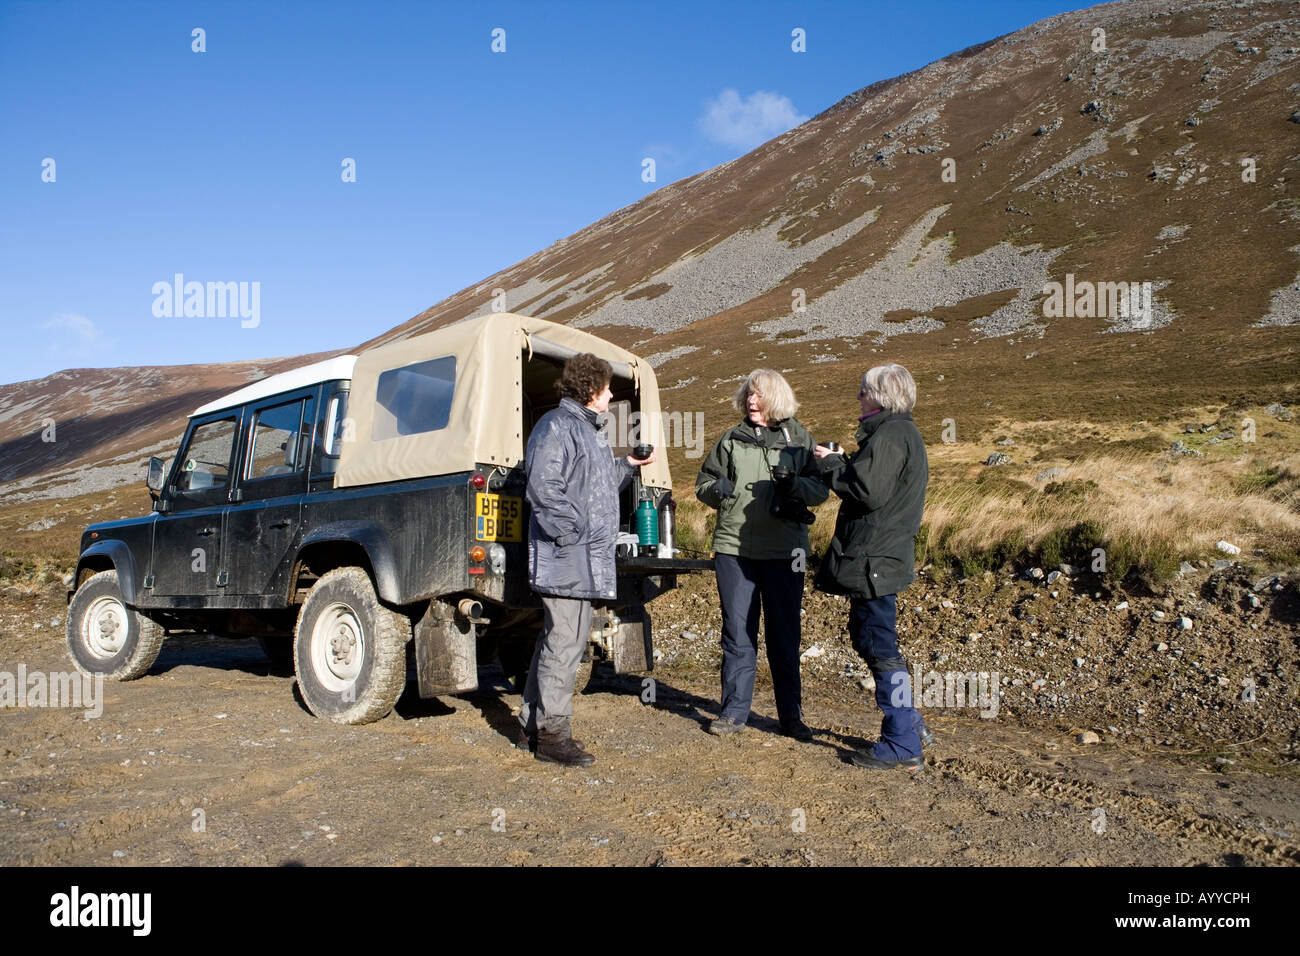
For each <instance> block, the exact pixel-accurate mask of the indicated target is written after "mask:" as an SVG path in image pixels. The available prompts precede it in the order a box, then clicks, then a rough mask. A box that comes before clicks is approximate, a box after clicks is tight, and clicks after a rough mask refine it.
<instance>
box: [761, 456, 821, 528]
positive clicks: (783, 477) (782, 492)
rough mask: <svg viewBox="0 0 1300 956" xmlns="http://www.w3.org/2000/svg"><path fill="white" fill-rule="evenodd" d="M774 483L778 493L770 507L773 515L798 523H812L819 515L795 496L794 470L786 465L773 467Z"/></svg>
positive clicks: (773, 497)
mask: <svg viewBox="0 0 1300 956" xmlns="http://www.w3.org/2000/svg"><path fill="white" fill-rule="evenodd" d="M772 483H773V485H775V488H776V494H774V495H773V496H772V504H771V505H770V506H769V507H768V510H769V511H770V512H771V514H772V517H774V518H780V519H781V520H782V521H794V522H796V523H798V524H812V523H813V522H814V521H816V520H817V516H816V515H814V514H813V513H812V512H811V511H809V510H808V506H807V505H805V504H804V503H803V502H802V501H800V500H799V499H798V498H796V497H795V496H794V471H793V470H792V469H790V468H786V467H785V466H784V465H778V466H777V467H776V468H773V469H772Z"/></svg>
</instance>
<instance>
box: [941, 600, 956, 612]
mask: <svg viewBox="0 0 1300 956" xmlns="http://www.w3.org/2000/svg"><path fill="white" fill-rule="evenodd" d="M939 606H940V607H943V608H947V609H949V610H951V609H952V607H953V603H952V602H951V601H943V602H941V603H940V605H939Z"/></svg>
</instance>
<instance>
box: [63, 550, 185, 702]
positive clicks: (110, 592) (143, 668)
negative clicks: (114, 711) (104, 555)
mask: <svg viewBox="0 0 1300 956" xmlns="http://www.w3.org/2000/svg"><path fill="white" fill-rule="evenodd" d="M162 642H163V628H162V625H161V624H158V623H157V622H156V621H153V620H151V619H149V618H148V617H146V616H145V615H144V614H141V613H140V612H139V611H137V610H136V609H135V608H133V607H129V606H128V605H127V604H126V602H125V601H123V600H122V589H121V587H119V585H118V582H117V572H116V571H100V572H99V573H98V574H95V575H93V576H92V577H89V578H87V579H86V580H85V582H84V583H83V584H82V585H81V587H79V588H77V593H76V594H75V595H73V597H72V603H71V604H69V605H68V653H69V654H71V655H72V663H73V664H74V665H76V668H77V670H79V671H81V673H83V674H88V675H90V676H92V677H94V676H96V675H102V676H103V677H105V678H106V679H108V680H135V679H136V678H137V677H143V676H144V675H145V674H146V673H148V671H149V668H150V667H152V666H153V662H154V661H156V660H157V659H158V652H159V651H160V650H161V649H162Z"/></svg>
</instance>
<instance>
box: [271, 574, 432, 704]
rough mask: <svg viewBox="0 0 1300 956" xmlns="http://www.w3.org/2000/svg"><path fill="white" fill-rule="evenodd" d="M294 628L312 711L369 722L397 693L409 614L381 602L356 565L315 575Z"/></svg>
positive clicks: (301, 683) (298, 666)
mask: <svg viewBox="0 0 1300 956" xmlns="http://www.w3.org/2000/svg"><path fill="white" fill-rule="evenodd" d="M293 635H294V639H293V661H294V672H295V674H296V675H297V679H298V689H299V691H300V692H301V693H302V699H303V701H304V702H305V703H306V704H307V709H308V710H310V711H311V712H312V713H313V714H315V715H316V716H317V717H327V718H329V719H330V720H333V721H336V722H337V723H340V724H367V723H370V722H371V721H375V720H379V719H380V718H382V717H385V716H387V714H388V712H389V711H391V710H392V709H393V706H394V705H395V704H396V703H397V699H398V698H399V697H401V696H402V690H403V688H404V687H405V686H406V644H407V642H408V641H409V640H410V637H411V621H410V619H409V618H407V617H406V616H405V615H403V614H400V613H398V612H397V611H394V610H392V609H390V608H388V607H386V606H384V605H383V604H381V603H380V602H379V598H378V596H377V595H376V594H375V589H374V585H372V584H371V583H370V578H369V576H368V575H367V574H366V572H365V571H363V570H362V569H361V568H337V569H335V570H333V571H330V572H328V573H327V574H326V575H325V576H324V577H322V578H321V579H320V580H319V581H317V582H316V583H315V584H314V585H313V586H312V589H311V591H310V592H308V594H307V599H306V600H305V601H303V603H302V610H301V611H300V612H299V614H298V623H297V625H296V626H295V627H294V632H293Z"/></svg>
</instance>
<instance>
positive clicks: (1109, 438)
mask: <svg viewBox="0 0 1300 956" xmlns="http://www.w3.org/2000/svg"><path fill="white" fill-rule="evenodd" d="M1261 414H1262V413H1261ZM1202 419H1203V416H1202ZM1262 420H1263V419H1262V418H1261V421H1262ZM1014 431H1015V433H1016V434H1017V438H1016V441H1017V444H1016V445H1015V446H1011V447H1009V448H1007V450H1009V451H1013V452H1014V453H1015V454H1016V456H1017V458H1018V459H1019V461H1018V463H1012V464H1008V465H1002V466H998V467H987V466H984V465H983V464H982V460H983V457H985V456H986V455H987V454H988V450H999V449H998V448H997V446H995V445H994V444H993V441H994V440H995V438H996V437H998V436H1001V435H1004V434H1007V433H1008V430H1007V429H1006V428H1003V429H999V430H998V431H997V432H996V433H995V434H991V435H990V436H988V439H989V440H988V443H987V445H985V444H966V445H948V446H935V447H932V449H931V468H932V478H931V482H930V489H929V494H928V495H927V500H926V511H925V520H924V524H923V526H922V529H921V534H920V535H918V538H917V558H918V561H920V562H921V563H922V564H926V563H929V564H933V565H935V566H937V567H940V568H943V567H948V568H953V569H960V570H961V571H962V572H963V573H966V574H970V573H974V572H977V571H981V570H986V569H991V568H996V567H1000V566H1003V565H1006V564H1020V565H1024V564H1028V563H1031V562H1033V563H1040V564H1042V565H1044V566H1045V567H1048V568H1051V567H1053V566H1055V565H1056V564H1059V563H1061V562H1065V563H1069V564H1074V565H1078V566H1081V567H1093V566H1094V563H1095V561H1096V558H1097V556H1098V555H1097V553H1096V552H1095V550H1094V549H1097V548H1101V549H1104V552H1105V554H1104V557H1105V562H1106V570H1107V571H1108V573H1109V574H1110V575H1112V576H1114V577H1115V578H1116V579H1119V580H1122V579H1124V578H1125V577H1126V576H1128V575H1130V574H1133V575H1136V576H1137V577H1138V578H1139V579H1142V580H1145V581H1146V582H1148V583H1154V582H1157V581H1162V580H1168V579H1169V578H1171V577H1172V576H1173V575H1175V574H1176V573H1177V571H1178V567H1179V565H1180V563H1181V562H1182V561H1185V560H1189V561H1195V560H1198V559H1213V558H1222V557H1226V555H1223V554H1221V553H1220V552H1218V551H1217V549H1216V545H1217V543H1218V542H1219V541H1222V540H1226V541H1229V542H1230V543H1232V544H1234V545H1236V546H1237V547H1239V548H1240V549H1241V556H1240V558H1239V559H1238V560H1244V561H1250V562H1252V563H1255V564H1258V565H1265V566H1279V565H1289V564H1296V563H1300V426H1298V425H1295V424H1283V423H1274V422H1272V421H1271V420H1270V422H1269V428H1268V437H1267V438H1264V437H1260V438H1259V439H1257V441H1256V442H1254V443H1242V442H1240V441H1236V440H1228V441H1221V442H1216V443H1213V444H1211V443H1209V439H1211V438H1213V437H1215V436H1216V434H1218V433H1195V434H1191V435H1185V434H1182V433H1181V429H1180V428H1179V427H1178V426H1177V425H1176V424H1175V423H1174V422H1168V423H1165V424H1164V425H1163V426H1160V425H1147V424H1146V423H1140V425H1139V426H1128V427H1126V428H1125V429H1123V430H1122V431H1121V430H1119V429H1112V430H1110V431H1109V432H1108V431H1107V430H1104V429H1098V428H1096V427H1094V426H1082V427H1081V426H1080V424H1079V423H1068V424H1067V423H1056V422H1050V423H1043V422H1038V423H1033V424H1032V426H1030V425H1024V426H1020V427H1019V428H1018V429H1014ZM1175 439H1181V440H1183V441H1184V442H1185V443H1186V444H1187V445H1188V447H1191V448H1197V449H1201V450H1203V454H1204V457H1200V458H1197V457H1176V456H1173V455H1171V454H1170V453H1169V451H1168V450H1167V449H1168V446H1169V445H1170V444H1171V443H1172V442H1173V441H1174V440H1175ZM1035 448H1037V449H1039V450H1040V453H1039V454H1034V453H1033V452H1034V451H1035ZM1154 448H1159V449H1161V450H1158V451H1157V450H1152V449H1154ZM986 449H987V450H986ZM1059 452H1066V453H1067V455H1068V457H1066V456H1059V457H1058V454H1057V453H1059ZM1042 453H1045V454H1042ZM1048 468H1059V469H1061V473H1060V474H1056V475H1054V476H1053V477H1052V478H1051V479H1050V480H1045V481H1039V480H1037V479H1038V476H1039V475H1041V474H1043V472H1044V471H1046V470H1047V469H1048ZM683 498H684V499H685V500H682V501H681V504H680V506H679V510H678V526H679V528H680V534H681V540H682V543H683V545H684V546H685V547H689V548H692V549H695V550H700V551H707V550H708V549H709V536H710V534H711V532H712V528H713V516H714V512H712V511H711V510H710V509H708V508H705V507H704V506H703V505H701V504H700V503H699V502H697V501H695V500H694V497H693V495H691V494H689V493H687V494H686V495H683ZM837 510H838V502H837V501H836V500H835V499H832V500H831V501H828V502H827V503H826V504H825V505H823V506H822V507H821V508H819V509H817V515H818V520H817V524H816V525H814V526H813V528H812V532H811V542H812V546H813V552H814V554H820V553H822V552H824V550H825V548H826V545H827V544H828V542H829V539H830V536H831V534H832V532H833V529H834V521H835V514H836V512H837Z"/></svg>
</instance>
